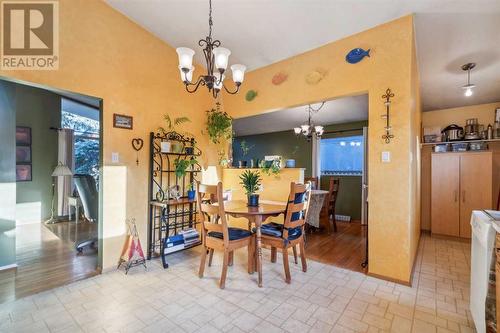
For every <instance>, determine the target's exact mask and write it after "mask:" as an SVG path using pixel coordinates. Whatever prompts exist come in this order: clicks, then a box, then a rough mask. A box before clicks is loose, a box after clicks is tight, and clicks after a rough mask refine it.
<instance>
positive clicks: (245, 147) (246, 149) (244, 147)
mask: <svg viewBox="0 0 500 333" xmlns="http://www.w3.org/2000/svg"><path fill="white" fill-rule="evenodd" d="M253 147H255V145H251V146H249V145H248V144H247V142H246V141H245V140H242V141H241V142H240V148H241V153H242V154H243V157H245V156H247V155H248V153H249V152H250V150H252V149H253Z"/></svg>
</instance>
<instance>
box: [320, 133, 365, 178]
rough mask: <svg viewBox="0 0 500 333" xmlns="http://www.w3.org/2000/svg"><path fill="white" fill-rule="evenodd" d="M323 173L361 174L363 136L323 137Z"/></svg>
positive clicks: (321, 148)
mask: <svg viewBox="0 0 500 333" xmlns="http://www.w3.org/2000/svg"><path fill="white" fill-rule="evenodd" d="M320 154H321V155H320V156H321V175H361V174H362V173H363V136H362V135H357V136H347V137H341V138H330V139H322V140H321V146H320Z"/></svg>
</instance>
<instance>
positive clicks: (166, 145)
mask: <svg viewBox="0 0 500 333" xmlns="http://www.w3.org/2000/svg"><path fill="white" fill-rule="evenodd" d="M171 148H172V144H171V143H170V141H162V142H161V152H162V153H170V149H171Z"/></svg>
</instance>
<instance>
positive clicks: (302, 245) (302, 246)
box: [299, 240, 307, 272]
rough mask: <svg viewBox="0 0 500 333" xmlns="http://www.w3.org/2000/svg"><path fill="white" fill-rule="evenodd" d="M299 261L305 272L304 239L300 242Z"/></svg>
mask: <svg viewBox="0 0 500 333" xmlns="http://www.w3.org/2000/svg"><path fill="white" fill-rule="evenodd" d="M299 246H300V261H302V271H303V272H307V262H306V250H305V243H304V240H302V242H300V245H299Z"/></svg>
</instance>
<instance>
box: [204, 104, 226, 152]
mask: <svg viewBox="0 0 500 333" xmlns="http://www.w3.org/2000/svg"><path fill="white" fill-rule="evenodd" d="M206 129H207V132H208V136H209V138H210V141H212V142H213V143H215V144H218V143H220V142H221V139H224V140H231V138H232V137H233V118H231V117H230V116H229V115H228V114H227V113H226V112H222V111H220V110H218V109H217V110H216V109H211V110H208V111H207V127H206Z"/></svg>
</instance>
